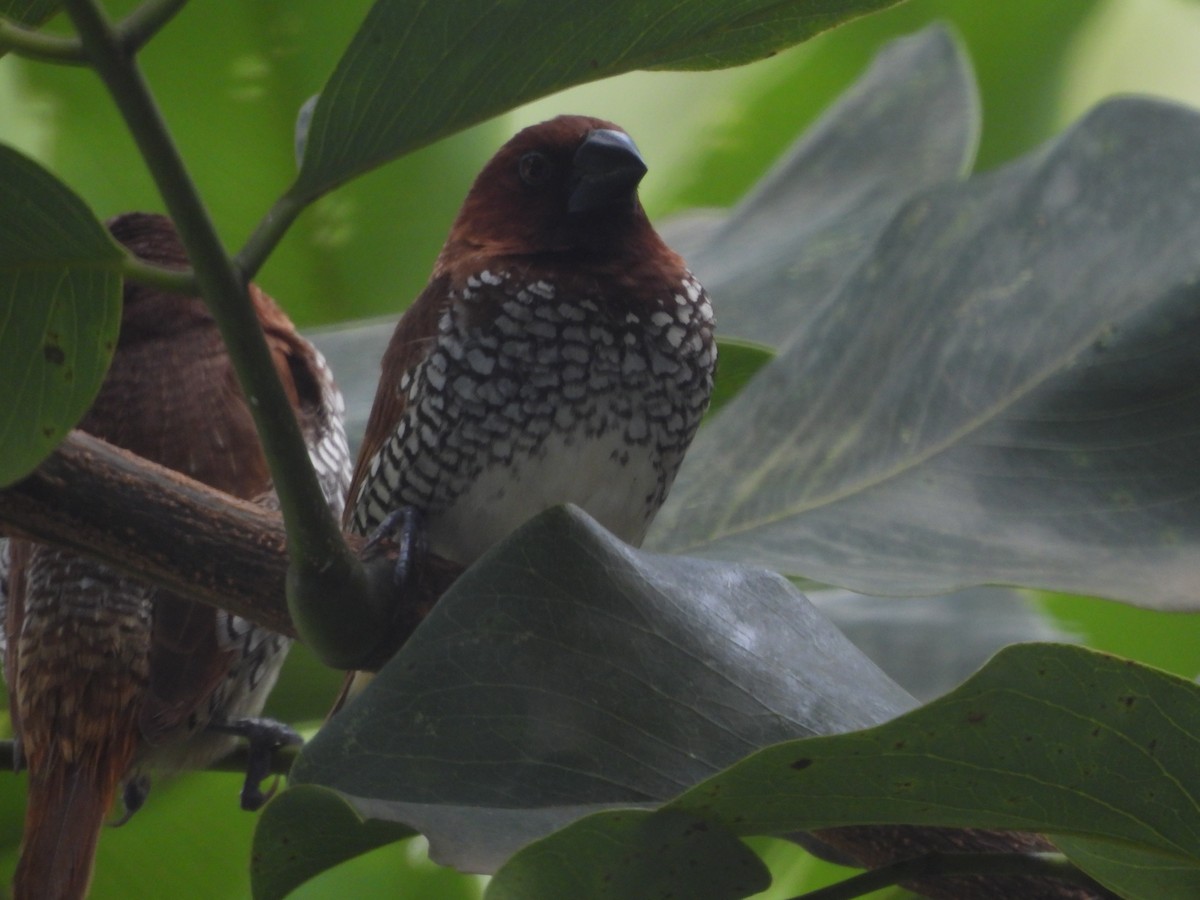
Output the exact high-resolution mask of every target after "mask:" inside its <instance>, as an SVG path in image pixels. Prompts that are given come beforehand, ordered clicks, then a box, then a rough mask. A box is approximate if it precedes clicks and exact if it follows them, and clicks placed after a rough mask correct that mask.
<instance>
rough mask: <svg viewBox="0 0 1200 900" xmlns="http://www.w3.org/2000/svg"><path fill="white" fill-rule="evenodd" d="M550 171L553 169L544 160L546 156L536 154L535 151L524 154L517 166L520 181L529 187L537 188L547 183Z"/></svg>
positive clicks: (547, 160)
mask: <svg viewBox="0 0 1200 900" xmlns="http://www.w3.org/2000/svg"><path fill="white" fill-rule="evenodd" d="M552 170H553V167H552V166H551V165H550V160H549V159H547V158H546V154H545V153H538V152H537V151H536V150H534V151H532V152H530V153H526V154H525V155H524V156H522V157H521V161H520V162H519V163H518V164H517V171H518V172H520V174H521V180H522V181H523V182H525V183H526V184H527V185H529V186H530V187H537V186H538V185H539V184H545V183H546V182H547V181H549V179H550V175H551V172H552Z"/></svg>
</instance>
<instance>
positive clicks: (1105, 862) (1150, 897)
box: [1057, 837, 1200, 900]
mask: <svg viewBox="0 0 1200 900" xmlns="http://www.w3.org/2000/svg"><path fill="white" fill-rule="evenodd" d="M1057 840H1058V845H1059V847H1060V848H1061V849H1063V850H1064V851H1066V852H1067V853H1068V854H1069V855H1070V857H1071V859H1072V860H1073V861H1074V862H1075V864H1076V865H1077V866H1079V868H1081V869H1083V870H1084V871H1085V872H1087V873H1088V874H1090V875H1091V876H1092V877H1093V878H1095V879H1096V880H1097V881H1099V882H1101V883H1102V884H1104V885H1106V886H1107V887H1109V888H1111V889H1112V890H1114V891H1116V892H1117V893H1118V894H1120V895H1121V896H1122V897H1124V898H1125V900H1169V898H1172V897H1177V898H1179V900H1187V898H1189V897H1200V864H1198V863H1197V862H1196V861H1194V860H1192V861H1181V860H1178V859H1175V858H1173V857H1169V856H1164V855H1163V854H1161V853H1155V852H1153V851H1147V850H1140V849H1136V848H1131V847H1129V846H1126V845H1124V844H1114V843H1112V842H1111V841H1091V840H1088V839H1086V838H1077V837H1060V838H1058V839H1057Z"/></svg>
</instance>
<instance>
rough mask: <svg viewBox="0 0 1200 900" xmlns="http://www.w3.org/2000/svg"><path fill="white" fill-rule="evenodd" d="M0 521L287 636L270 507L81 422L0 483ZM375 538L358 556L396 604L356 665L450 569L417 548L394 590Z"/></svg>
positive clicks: (355, 543)
mask: <svg viewBox="0 0 1200 900" xmlns="http://www.w3.org/2000/svg"><path fill="white" fill-rule="evenodd" d="M0 532H3V533H6V534H10V535H20V536H24V537H28V538H32V539H35V540H39V541H45V542H46V543H51V544H57V545H60V546H64V547H69V548H71V549H73V550H77V551H79V552H80V553H85V554H87V555H89V556H92V557H95V558H97V559H99V560H101V561H102V562H105V563H108V564H109V565H111V566H113V567H114V568H116V569H120V570H121V571H124V572H126V573H128V574H131V575H135V576H137V577H139V578H142V579H145V580H146V581H150V582H153V583H154V584H157V585H160V586H162V587H165V588H169V589H170V590H172V591H174V592H176V593H178V594H180V595H182V596H185V597H187V598H189V599H191V600H196V601H198V602H200V603H205V604H207V605H209V606H217V607H220V608H221V609H226V610H229V611H230V612H232V613H235V614H237V615H239V616H242V617H243V618H246V619H249V620H251V621H253V622H257V623H258V624H260V625H264V626H266V627H267V628H270V629H272V630H273V631H277V632H279V633H280V634H285V635H288V636H291V637H295V636H296V630H295V627H294V626H293V625H292V621H291V618H290V616H289V615H288V608H287V594H286V578H287V567H288V558H287V551H286V547H287V537H286V534H285V533H284V529H283V520H282V519H281V518H280V516H279V514H278V513H276V512H274V511H273V510H270V509H266V508H264V507H262V506H257V505H255V504H253V503H249V502H247V501H244V500H238V499H236V498H234V497H231V496H229V495H227V494H224V493H221V492H220V491H216V490H214V489H212V488H210V487H208V486H207V485H203V484H200V483H199V482H197V481H193V480H192V479H190V478H188V477H187V476H185V475H181V474H179V473H178V472H174V471H172V470H170V469H166V468H163V467H162V466H159V465H155V464H154V463H152V462H149V461H148V460H145V459H142V458H141V457H139V456H136V455H135V454H133V453H129V452H128V451H126V450H121V449H119V448H117V447H114V446H112V445H111V444H107V443H105V442H104V441H102V440H99V439H98V438H95V437H92V436H91V435H88V434H85V433H84V432H81V431H73V432H72V433H71V434H70V435H69V436H68V437H67V439H66V440H65V441H64V442H63V443H62V444H61V445H60V446H59V447H58V449H57V450H55V451H54V453H52V454H51V455H50V456H49V457H48V458H47V459H46V460H45V461H44V462H43V463H42V464H41V466H39V467H38V469H37V470H36V471H35V472H34V473H33V474H32V475H30V476H29V477H27V478H25V479H24V480H22V481H19V482H17V483H16V484H14V485H12V486H10V487H8V488H5V489H4V490H0ZM347 542H348V543H349V545H350V547H351V549H352V550H353V551H354V552H355V554H356V555H359V556H360V557H361V556H362V555H363V543H364V542H363V539H362V538H360V537H357V536H350V535H348V536H347ZM381 550H382V551H383V552H380V553H372V554H370V555H369V558H365V557H364V559H363V562H364V564H365V565H366V568H367V570H368V576H369V578H370V579H371V581H372V587H373V589H374V590H378V591H380V592H381V594H383V595H386V596H387V597H388V598H389V602H391V603H393V604H395V607H396V610H397V612H396V616H395V619H394V627H393V629H392V630H391V632H390V633H389V634H387V635H381V640H380V644H379V645H378V646H377V647H376V648H374V650H373V651H372V652H371V654H370V656H369V658H367V659H364V660H362V661H361V662H359V663H357V664H356V668H357V667H361V668H371V669H375V668H378V667H379V666H380V665H381V664H382V663H383V662H384V661H386V660H387V659H388V658H389V657H390V656H391V655H392V653H394V652H395V650H396V648H398V647H399V646H400V645H401V644H402V643H403V642H404V640H405V639H406V638H407V637H408V635H409V634H411V632H412V630H413V629H414V628H415V627H416V626H417V625H418V624H419V623H420V621H421V620H422V619H423V618H424V616H425V614H426V613H427V612H428V611H429V609H431V608H432V606H433V603H434V602H436V600H437V597H439V596H440V595H441V593H442V591H444V590H445V588H446V587H448V586H449V584H450V583H451V582H452V581H453V580H454V577H456V576H457V574H458V571H459V570H458V569H457V568H456V567H454V566H453V565H451V564H449V563H446V562H445V561H442V560H438V559H436V558H431V559H429V560H426V561H424V565H422V566H420V567H419V569H418V571H417V573H416V578H415V579H414V582H413V584H412V589H411V590H409V591H405V595H404V596H403V597H397V596H395V595H396V594H397V591H396V590H395V589H394V588H393V587H392V577H391V573H392V563H391V559H394V555H395V554H394V549H393V548H389V547H388V546H387V545H386V543H385V544H384V545H382V547H381ZM389 551H390V552H389ZM330 602H331V603H336V602H337V599H336V598H332V597H331V598H330Z"/></svg>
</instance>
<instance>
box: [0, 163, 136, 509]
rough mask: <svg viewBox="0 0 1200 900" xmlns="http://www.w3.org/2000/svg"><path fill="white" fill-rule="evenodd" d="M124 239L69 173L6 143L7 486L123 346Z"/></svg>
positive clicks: (0, 369)
mask: <svg viewBox="0 0 1200 900" xmlns="http://www.w3.org/2000/svg"><path fill="white" fill-rule="evenodd" d="M120 259H121V250H120V248H119V247H118V246H117V245H116V244H115V243H114V242H113V241H112V239H111V238H110V237H109V236H108V232H106V231H105V230H104V227H103V226H102V225H101V224H100V223H99V222H97V221H96V220H95V218H94V217H93V216H92V214H91V212H90V211H89V210H88V208H87V207H86V206H84V204H83V202H82V201H81V200H80V199H79V198H78V197H76V196H75V195H74V194H73V193H72V192H71V191H70V190H69V189H68V188H67V187H66V186H65V185H64V184H62V182H60V181H58V179H56V178H55V177H54V176H53V175H51V174H50V173H49V172H47V171H46V170H45V169H43V168H41V167H40V166H38V165H37V164H36V163H34V162H32V161H30V160H29V159H26V158H25V157H24V156H22V155H21V154H19V153H17V152H16V151H14V150H12V149H10V148H8V147H4V146H2V145H0V385H4V394H5V396H4V402H3V403H2V404H0V485H4V484H9V483H11V482H13V481H15V480H17V479H18V478H21V477H22V476H24V475H26V474H28V473H29V472H30V471H31V470H32V469H33V468H34V467H35V466H36V465H37V464H38V463H39V462H41V460H42V459H43V458H44V457H45V456H46V454H48V453H49V452H50V451H51V450H53V449H54V447H55V446H56V445H57V444H58V442H59V441H61V440H62V439H63V438H64V437H65V436H66V434H67V432H68V431H69V430H70V429H71V428H72V426H74V425H75V423H76V422H78V421H79V419H80V418H81V417H82V416H83V414H84V412H86V411H87V408H88V406H89V405H90V404H91V402H92V399H93V398H94V397H95V396H96V392H97V391H98V390H99V389H100V383H101V381H103V379H104V373H105V372H106V371H107V369H108V364H109V362H110V361H111V359H112V354H113V349H114V348H115V347H116V340H117V330H118V327H119V324H120V316H121V279H120V276H119V275H118V264H119V262H120Z"/></svg>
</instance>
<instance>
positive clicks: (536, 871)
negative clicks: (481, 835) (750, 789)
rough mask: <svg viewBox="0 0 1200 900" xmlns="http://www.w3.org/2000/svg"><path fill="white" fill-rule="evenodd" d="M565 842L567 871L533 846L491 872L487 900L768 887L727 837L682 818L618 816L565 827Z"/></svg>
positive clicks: (554, 855)
mask: <svg viewBox="0 0 1200 900" xmlns="http://www.w3.org/2000/svg"><path fill="white" fill-rule="evenodd" d="M597 826H599V827H598V828H597ZM564 837H567V838H568V839H569V840H570V841H571V844H572V853H571V858H570V864H569V865H564V862H566V860H564V859H563V858H562V857H561V856H560V855H559V853H560V849H559V847H558V846H556V843H555V842H551V841H547V842H543V843H535V844H533V845H531V846H530V847H529V849H528V850H527V851H526V852H524V853H520V854H518V855H517V857H516V858H515V859H514V860H513V861H512V863H510V864H509V865H506V866H505V867H504V868H503V869H501V870H500V872H499V873H497V875H496V877H495V878H493V879H492V881H491V883H490V884H489V885H488V890H487V894H486V896H487V900H561V898H563V897H586V898H589V900H634V898H664V900H665V898H671V897H688V898H690V900H737V898H739V897H747V896H749V895H750V894H756V893H758V892H759V891H761V890H763V889H765V888H766V887H767V886H768V885H769V884H770V883H771V877H770V874H769V873H768V872H767V870H766V867H765V866H764V865H763V863H762V861H761V860H760V859H759V858H758V857H757V856H755V855H754V853H753V852H752V851H751V850H750V848H749V847H747V846H746V845H745V844H743V843H742V842H741V841H739V840H738V839H737V838H736V837H734V835H733V833H732V832H730V831H728V830H727V829H725V828H722V827H721V826H719V825H713V824H712V823H710V822H706V821H704V820H703V819H697V818H694V817H692V816H689V815H687V814H686V813H681V812H670V813H658V814H651V813H649V812H646V811H644V810H631V809H630V810H622V811H620V812H613V813H611V814H609V815H608V816H606V817H604V818H603V819H601V820H599V821H598V820H596V819H594V818H587V819H583V820H581V821H579V822H576V823H574V824H573V825H568V826H567V827H566V829H564Z"/></svg>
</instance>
